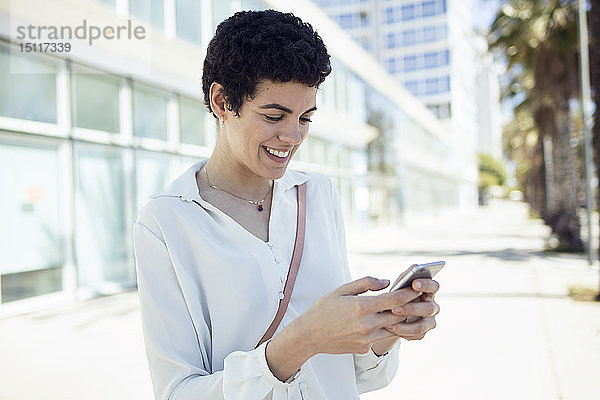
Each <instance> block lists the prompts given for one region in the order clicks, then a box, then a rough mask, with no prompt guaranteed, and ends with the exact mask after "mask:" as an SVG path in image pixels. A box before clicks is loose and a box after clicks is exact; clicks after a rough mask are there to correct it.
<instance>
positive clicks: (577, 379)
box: [0, 201, 600, 400]
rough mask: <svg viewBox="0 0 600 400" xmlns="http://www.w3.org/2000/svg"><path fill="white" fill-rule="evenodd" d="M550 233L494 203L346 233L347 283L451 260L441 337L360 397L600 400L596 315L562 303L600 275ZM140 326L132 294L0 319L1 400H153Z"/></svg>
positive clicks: (408, 354)
mask: <svg viewBox="0 0 600 400" xmlns="http://www.w3.org/2000/svg"><path fill="white" fill-rule="evenodd" d="M548 233H549V232H548V229H547V228H546V227H545V226H543V225H542V224H541V222H540V221H537V220H531V219H528V218H527V213H526V206H525V205H524V204H522V203H516V202H508V201H497V202H494V203H492V204H491V205H490V206H489V207H487V208H485V209H481V210H478V211H477V212H476V213H474V214H471V215H468V216H465V215H463V216H455V217H453V218H452V219H449V218H443V219H441V220H440V221H438V222H437V223H435V224H431V223H430V224H423V225H421V226H413V227H411V228H410V229H407V228H385V229H384V228H382V229H377V230H372V231H369V232H367V233H364V232H363V233H361V234H357V235H350V237H349V240H348V248H349V262H350V265H351V269H352V274H353V277H354V278H359V277H362V276H365V275H372V276H377V277H382V278H389V279H395V277H396V275H397V274H398V273H399V272H400V271H401V270H403V269H405V268H406V267H407V266H408V265H410V264H413V263H416V262H426V261H433V260H437V259H444V260H446V261H447V267H446V268H445V270H444V271H442V272H441V273H440V274H439V276H438V277H437V280H438V281H439V282H440V284H441V290H440V293H439V295H438V303H439V304H440V306H441V308H442V312H441V313H440V315H439V316H438V319H437V320H438V327H437V328H436V329H435V330H434V331H432V332H430V333H429V334H428V335H427V336H426V338H425V339H423V340H421V341H417V342H404V343H403V345H402V350H401V359H400V367H399V371H398V375H397V376H396V378H395V380H394V381H393V382H392V384H390V385H389V386H388V387H387V388H384V389H382V390H380V391H377V392H373V393H370V394H365V395H363V396H361V398H362V399H363V400H372V399H419V400H427V399H436V400H437V399H444V400H449V399H465V400H468V399H478V400H479V399H503V400H505V399H515V400H516V399H523V400H537V399H539V400H542V399H543V400H550V399H557V400H558V399H563V400H576V399H582V400H583V399H586V400H587V399H597V398H600V361H598V356H600V304H598V303H591V302H575V301H573V300H571V299H570V298H569V297H568V296H567V288H568V287H569V286H570V285H583V286H588V287H592V288H597V284H598V283H597V281H598V271H597V269H596V268H590V267H588V266H587V264H586V262H585V259H584V257H583V256H580V255H561V254H548V253H544V252H543V251H542V249H543V247H544V239H545V238H546V237H547V236H548ZM139 318H140V317H139V309H138V303H137V295H136V293H135V292H130V293H124V294H120V295H116V296H110V297H105V298H100V299H95V300H90V301H86V302H82V303H78V304H72V305H69V306H63V307H60V308H53V309H52V310H51V311H46V312H40V313H32V314H28V315H23V316H20V317H13V318H5V319H2V320H0V343H1V345H0V360H2V361H3V362H1V363H0V399H10V400H20V399H78V400H79V399H86V400H95V399H109V398H110V399H113V400H119V399H128V400H133V399H151V398H152V392H151V385H150V379H149V376H148V372H147V366H146V359H145V354H144V348H143V343H142V334H141V325H140V319H139ZM199 398H200V397H199Z"/></svg>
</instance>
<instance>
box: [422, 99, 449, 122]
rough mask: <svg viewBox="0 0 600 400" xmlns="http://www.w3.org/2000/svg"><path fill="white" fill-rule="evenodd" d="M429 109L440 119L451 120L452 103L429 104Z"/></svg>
mask: <svg viewBox="0 0 600 400" xmlns="http://www.w3.org/2000/svg"><path fill="white" fill-rule="evenodd" d="M427 108H429V109H430V110H431V112H433V113H434V114H435V115H436V116H437V117H438V118H439V119H448V118H450V103H444V104H428V105H427Z"/></svg>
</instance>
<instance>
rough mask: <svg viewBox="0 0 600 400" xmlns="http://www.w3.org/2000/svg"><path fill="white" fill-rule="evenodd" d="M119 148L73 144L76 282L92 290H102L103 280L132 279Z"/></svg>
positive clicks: (123, 167)
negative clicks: (74, 165) (75, 172)
mask: <svg viewBox="0 0 600 400" xmlns="http://www.w3.org/2000/svg"><path fill="white" fill-rule="evenodd" d="M125 151H126V150H123V149H115V148H110V147H108V146H102V145H97V144H88V143H75V145H74V152H75V161H76V169H75V170H76V171H77V174H76V185H75V218H76V221H77V230H76V235H77V240H76V244H75V245H76V248H75V251H76V254H75V255H76V257H77V258H76V259H77V266H78V269H79V270H78V277H79V284H80V285H81V286H82V287H84V288H88V289H90V290H93V291H96V292H102V291H103V287H105V285H106V284H109V283H113V284H114V283H118V284H130V283H132V282H133V281H134V279H135V278H134V274H135V272H134V271H133V270H132V268H131V258H130V253H129V250H130V247H129V244H130V240H131V238H130V235H131V233H130V232H131V231H130V228H131V226H130V224H129V221H128V218H127V210H126V208H127V206H126V204H127V203H126V194H125V190H126V187H127V186H126V184H127V181H126V179H125V176H126V172H125V171H126V167H125V162H124V156H125Z"/></svg>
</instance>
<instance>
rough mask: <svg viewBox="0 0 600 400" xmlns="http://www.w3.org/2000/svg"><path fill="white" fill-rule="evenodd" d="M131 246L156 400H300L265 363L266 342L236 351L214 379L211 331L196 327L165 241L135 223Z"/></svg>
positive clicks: (290, 385) (293, 387)
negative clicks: (210, 358)
mask: <svg viewBox="0 0 600 400" xmlns="http://www.w3.org/2000/svg"><path fill="white" fill-rule="evenodd" d="M133 241H134V251H135V259H136V270H137V275H138V292H139V298H140V310H141V317H142V327H143V332H144V343H145V346H146V355H147V358H148V364H149V367H150V375H151V378H152V385H153V390H154V395H155V398H156V399H157V400H167V399H169V400H187V399H194V400H197V399H200V398H202V399H210V400H216V399H226V400H237V399H266V398H269V399H271V398H272V399H273V400H295V399H300V398H301V397H300V396H301V395H300V391H299V386H298V383H297V382H295V381H294V380H293V379H292V380H291V381H289V382H281V381H279V380H278V379H277V378H276V377H275V376H274V375H273V374H272V373H271V370H270V369H269V367H268V365H267V361H266V358H265V348H266V346H267V343H268V342H265V343H263V344H262V345H261V346H259V347H258V348H256V349H254V350H251V351H235V352H232V353H231V354H229V355H228V356H227V357H226V358H225V361H224V367H223V370H222V371H214V372H212V373H211V367H210V362H209V357H210V356H209V354H210V348H207V345H206V343H208V344H210V330H209V328H208V324H207V323H206V321H204V320H202V318H200V321H202V323H201V324H196V325H194V323H193V320H192V317H191V315H190V314H189V310H188V307H187V304H186V301H185V298H184V295H183V292H182V290H181V287H180V285H179V281H178V278H177V276H176V272H175V270H174V269H173V265H172V263H171V258H170V256H169V251H168V249H167V246H166V244H165V242H164V241H163V239H162V238H161V236H159V235H158V234H156V233H154V232H153V231H152V230H151V229H150V228H148V227H147V226H146V225H144V224H143V223H141V222H139V220H138V222H136V224H135V225H134V228H133Z"/></svg>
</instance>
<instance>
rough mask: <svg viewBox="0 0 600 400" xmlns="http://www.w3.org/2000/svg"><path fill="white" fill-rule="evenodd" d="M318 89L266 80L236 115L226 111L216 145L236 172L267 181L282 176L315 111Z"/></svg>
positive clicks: (304, 136) (295, 83) (303, 137)
mask: <svg viewBox="0 0 600 400" xmlns="http://www.w3.org/2000/svg"><path fill="white" fill-rule="evenodd" d="M316 97H317V88H315V87H310V86H308V85H305V84H303V83H297V82H286V83H280V82H272V81H265V82H263V83H262V84H260V85H259V86H258V88H257V92H256V96H255V97H254V98H253V99H248V100H246V101H245V102H244V104H243V105H242V107H241V108H240V111H239V116H235V115H234V114H233V112H231V111H229V110H227V111H226V112H225V128H222V129H221V132H219V135H224V137H223V138H222V139H224V140H222V141H219V142H218V143H217V146H221V147H224V148H222V149H221V150H223V151H220V152H219V153H220V154H222V155H223V156H227V158H228V159H229V160H228V161H229V162H228V164H230V165H231V164H233V166H234V167H235V168H236V169H237V170H238V171H244V169H245V170H246V171H244V172H246V173H248V172H251V173H252V174H254V175H256V176H258V177H262V178H266V179H278V178H281V177H282V176H283V174H284V173H285V170H286V168H287V166H288V164H289V162H290V160H291V158H292V156H293V155H294V154H295V153H296V151H298V148H299V147H300V144H302V142H303V141H304V139H305V138H306V136H307V135H308V126H309V124H310V117H311V116H312V115H313V113H314V112H315V111H316Z"/></svg>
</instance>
